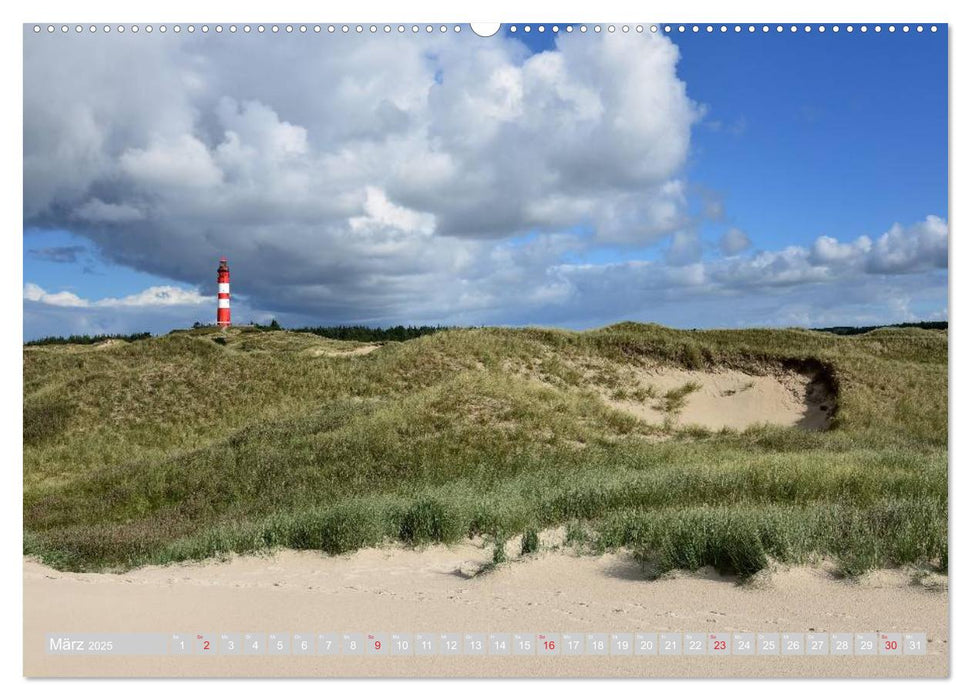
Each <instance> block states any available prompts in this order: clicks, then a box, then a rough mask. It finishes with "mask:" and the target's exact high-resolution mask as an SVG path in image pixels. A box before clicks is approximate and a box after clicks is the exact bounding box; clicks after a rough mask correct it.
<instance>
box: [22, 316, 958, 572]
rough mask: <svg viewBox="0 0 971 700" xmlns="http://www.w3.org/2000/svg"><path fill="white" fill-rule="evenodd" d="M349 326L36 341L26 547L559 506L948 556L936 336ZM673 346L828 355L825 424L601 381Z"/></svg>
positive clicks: (834, 554)
mask: <svg viewBox="0 0 971 700" xmlns="http://www.w3.org/2000/svg"><path fill="white" fill-rule="evenodd" d="M217 340H219V341H221V342H215V341H217ZM359 345H360V344H355V343H346V342H342V341H335V340H330V339H326V338H323V337H319V336H316V335H312V334H307V333H295V332H289V331H265V330H258V329H249V328H234V329H231V330H229V331H228V332H225V333H224V332H222V331H219V330H215V329H208V328H203V329H196V330H192V331H184V332H176V333H172V334H170V335H168V336H165V337H160V338H152V339H148V340H140V341H139V342H137V343H124V342H116V343H114V344H112V345H110V346H91V345H85V346H80V345H78V346H75V345H51V346H39V347H29V348H25V349H24V551H25V553H28V554H33V555H36V556H39V557H40V558H42V559H43V560H44V561H46V562H48V563H50V564H51V565H53V566H56V567H58V568H62V569H69V570H103V569H109V568H110V569H124V568H128V567H132V566H138V565H141V564H146V563H167V562H171V561H182V560H187V559H198V558H203V557H208V556H214V555H222V554H227V553H230V552H251V551H259V550H263V549H266V548H272V547H291V548H298V549H314V550H320V551H324V552H328V553H333V554H336V553H342V552H349V551H353V550H354V549H357V548H360V547H365V546H371V545H377V544H380V543H382V542H385V541H389V540H400V541H402V542H405V543H408V544H412V545H423V544H426V543H430V542H452V541H456V540H459V539H461V538H464V537H466V536H470V535H477V534H482V535H486V536H488V537H491V538H495V539H496V540H499V539H501V538H505V537H507V536H513V535H515V534H520V533H526V534H529V533H535V531H536V530H537V529H538V528H543V527H550V526H555V525H562V524H566V525H567V526H568V539H571V540H572V541H574V542H579V541H580V540H581V539H582V540H583V541H584V542H585V543H586V545H587V546H589V547H592V548H593V549H595V550H603V549H612V548H616V547H628V548H630V549H632V550H633V551H634V552H635V553H636V554H637V556H639V557H640V558H642V559H644V560H645V561H650V562H652V565H654V566H656V567H657V568H658V570H662V571H663V570H667V569H671V568H687V569H694V568H698V567H700V566H704V565H713V566H716V567H718V568H719V569H721V570H724V571H732V572H735V573H738V574H741V575H750V574H751V573H754V572H755V571H758V570H760V569H761V568H763V567H764V566H765V565H766V562H767V561H769V560H770V559H777V560H782V561H808V560H810V559H812V558H813V557H816V556H827V557H831V558H833V559H836V560H838V561H839V562H840V564H841V566H842V568H843V570H844V571H845V572H846V573H847V574H850V575H856V574H859V573H862V572H863V571H866V570H868V569H871V568H874V567H878V566H887V565H897V564H916V565H920V566H928V567H936V568H938V569H942V570H946V567H947V336H946V334H945V333H941V332H939V331H933V330H923V329H893V330H876V331H872V332H870V333H867V334H863V335H854V336H835V335H830V334H824V333H817V332H812V331H804V330H776V331H770V330H745V331H694V332H689V331H675V330H671V329H667V328H662V327H659V326H653V325H641V324H620V325H617V326H611V327H608V328H605V329H601V330H597V331H590V332H585V333H575V332H567V331H557V330H543V329H519V330H513V329H468V330H447V331H441V332H439V333H435V334H433V335H426V336H422V337H420V338H416V339H414V340H409V341H407V342H400V343H399V342H389V343H386V344H384V345H382V346H381V347H380V348H379V349H377V350H376V351H374V352H370V353H368V354H360V355H344V354H341V353H342V352H344V351H346V350H348V349H353V348H355V347H358V346H359ZM658 364H662V365H673V366H677V367H682V368H689V369H702V370H703V369H707V368H716V367H729V368H733V369H738V370H742V371H746V372H750V373H752V374H763V373H770V372H776V371H780V370H781V369H782V368H789V369H798V370H801V371H806V372H811V373H814V374H816V375H818V376H819V377H820V378H821V379H820V380H821V381H824V382H826V383H828V384H829V385H830V386H831V389H832V391H833V392H835V394H836V396H835V398H836V402H837V411H836V414H835V417H834V423H833V427H832V429H830V430H827V431H824V432H817V433H810V432H804V431H801V430H799V429H797V428H771V427H768V426H757V427H753V428H750V429H748V430H746V431H744V432H733V431H727V430H726V431H720V432H710V431H704V430H697V429H692V430H677V429H673V428H670V427H669V428H659V427H656V426H649V425H647V424H644V423H642V422H640V421H639V420H638V419H637V418H635V417H633V416H631V415H629V414H627V413H623V412H621V411H618V410H615V409H613V408H611V407H610V406H608V405H607V404H606V403H605V402H604V401H603V399H602V398H601V397H602V396H603V395H604V394H607V395H609V394H610V393H611V392H617V391H630V392H636V391H637V387H635V386H627V385H626V379H625V376H626V375H625V372H627V371H628V370H629V369H630V368H632V367H649V366H655V365H658ZM682 389H684V391H683V393H682V391H681V390H676V391H675V394H680V395H678V396H671V397H664V399H665V400H666V401H670V402H673V403H674V404H677V403H678V402H680V401H683V400H684V398H685V397H686V396H687V395H688V393H690V391H691V388H690V387H684V388H682ZM524 540H525V538H524ZM530 543H531V544H530V548H532V545H533V544H535V543H533V542H532V540H530ZM524 549H525V547H524ZM497 551H498V550H497ZM497 556H498V555H497Z"/></svg>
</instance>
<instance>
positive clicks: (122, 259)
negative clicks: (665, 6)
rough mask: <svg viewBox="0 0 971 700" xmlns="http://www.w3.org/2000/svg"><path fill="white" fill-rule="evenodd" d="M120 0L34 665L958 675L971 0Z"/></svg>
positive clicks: (55, 307) (72, 311) (538, 674)
mask: <svg viewBox="0 0 971 700" xmlns="http://www.w3.org/2000/svg"><path fill="white" fill-rule="evenodd" d="M648 10H649V8H644V7H642V8H640V9H639V10H637V12H638V13H648ZM320 11H321V12H322V13H323V12H325V11H326V8H323V6H322V7H321V8H320ZM83 13H84V12H83V8H79V9H78V11H77V13H76V14H77V15H78V16H79V17H80V16H81V15H83ZM269 13H270V14H272V8H270V11H269ZM400 14H406V12H405V11H402V12H401V13H400ZM914 14H915V15H919V14H920V12H919V8H918V11H917V12H915V13H914ZM82 19H83V18H82ZM96 19H99V17H96V16H95V17H92V20H91V21H81V22H70V23H63V22H28V23H27V24H25V25H24V26H23V30H22V32H23V37H22V38H23V301H22V304H23V336H24V341H23V349H22V355H23V556H22V567H23V582H24V595H23V659H24V661H23V673H24V675H26V676H28V677H31V678H53V677H135V678H139V677H203V678H205V677H220V678H225V677H287V678H289V677H306V678H336V677H349V678H362V677H390V678H402V677H420V678H562V677H578V678H589V677H599V678H603V677H606V678H682V677H684V678H712V677H715V678H725V677H744V678H753V677H771V678H787V679H788V678H819V677H839V678H847V677H854V678H942V677H946V676H948V675H949V673H950V666H949V658H950V656H949V639H950V636H949V627H948V309H949V301H948V237H949V216H948V34H949V28H948V25H947V24H946V23H940V22H938V23H935V22H888V21H884V22H874V23H870V22H860V23H852V24H848V23H842V22H837V23H833V22H813V23H811V24H805V23H797V24H792V23H784V24H779V23H770V22H759V23H744V24H735V23H722V22H715V21H712V22H703V23H695V22H679V21H661V20H677V19H678V18H677V17H676V16H669V17H656V18H654V20H658V21H652V20H651V19H650V18H647V19H646V20H645V19H644V18H642V20H644V21H629V22H614V23H582V22H576V23H569V22H562V23H554V22H547V23H542V22H536V23H526V24H524V23H501V24H467V23H440V22H435V23H428V22H427V21H425V22H418V23H409V22H394V23H370V22H362V23H327V22H309V21H308V22H305V23H300V22H293V23H287V22H265V23H243V22H232V21H220V22H209V23H197V22H182V23H179V22H166V23H117V22H110V23H105V22H104V21H93V20H96ZM229 19H231V18H229ZM713 19H717V18H713Z"/></svg>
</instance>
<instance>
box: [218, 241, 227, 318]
mask: <svg viewBox="0 0 971 700" xmlns="http://www.w3.org/2000/svg"><path fill="white" fill-rule="evenodd" d="M217 281H218V282H219V294H218V295H217V296H218V297H219V301H218V306H217V307H216V325H219V326H222V327H223V328H226V327H228V326H229V264H228V263H227V262H226V258H219V271H218V277H217Z"/></svg>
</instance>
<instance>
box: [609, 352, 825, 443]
mask: <svg viewBox="0 0 971 700" xmlns="http://www.w3.org/2000/svg"><path fill="white" fill-rule="evenodd" d="M633 374H634V379H635V386H637V387H638V388H640V389H645V390H647V391H649V392H650V394H651V395H652V396H650V397H645V398H634V397H630V398H625V399H617V398H615V397H613V396H611V395H610V393H609V392H606V393H605V395H604V400H605V401H606V402H607V403H608V404H610V405H611V406H613V407H614V408H618V409H620V410H622V411H626V412H628V413H631V414H633V415H635V416H637V417H638V418H640V419H641V420H643V421H645V422H647V423H649V424H651V425H664V424H665V423H670V425H672V426H674V427H684V426H701V427H703V428H707V429H709V430H721V429H722V428H731V429H733V430H744V429H745V428H747V427H749V426H752V425H759V424H763V423H768V424H770V425H782V426H798V427H800V428H803V429H806V430H822V429H824V428H826V427H827V426H828V425H829V422H830V420H831V418H832V416H833V413H834V411H835V409H836V399H835V397H833V396H831V395H830V392H829V391H828V390H827V389H826V387H825V386H824V385H823V384H822V383H821V382H819V381H817V380H814V379H813V378H812V377H809V376H807V375H805V374H800V373H798V372H781V371H780V372H776V373H774V374H766V375H754V374H748V373H745V372H739V371H737V370H718V371H707V372H702V371H692V370H681V369H676V368H672V367H662V368H657V369H637V370H633ZM685 386H691V387H692V388H693V390H692V391H690V392H689V393H687V394H686V395H685V396H684V405H683V407H681V408H680V409H678V410H674V411H671V410H665V400H664V395H665V394H666V393H667V392H671V391H678V390H679V389H681V388H682V387H685Z"/></svg>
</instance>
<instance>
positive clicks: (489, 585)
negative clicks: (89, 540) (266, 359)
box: [24, 542, 949, 677]
mask: <svg viewBox="0 0 971 700" xmlns="http://www.w3.org/2000/svg"><path fill="white" fill-rule="evenodd" d="M490 554H491V551H490V550H489V549H488V548H485V547H482V546H480V545H479V544H477V543H474V542H469V543H465V544H461V545H456V546H451V547H445V546H433V547H428V548H425V549H422V550H412V549H406V548H401V547H390V548H383V549H368V550H362V551H359V552H357V553H355V554H352V555H349V556H343V557H328V556H322V555H320V554H318V553H312V552H290V551H287V552H279V553H277V554H274V555H272V556H270V555H267V556H246V557H237V558H234V559H232V560H230V561H209V562H202V563H195V564H184V565H174V566H165V567H146V568H142V569H137V570H134V571H129V572H126V573H122V574H76V573H64V572H58V571H56V570H54V569H51V568H49V567H46V566H44V565H42V564H40V563H38V562H36V561H32V560H25V561H24V645H25V647H24V674H25V675H27V676H33V677H37V676H42V677H43V676H57V677H61V676H69V677H70V676H196V677H198V676H202V677H208V676H218V677H226V676H283V677H287V676H300V677H307V676H310V677H336V676H341V677H370V676H390V677H415V676H418V677H456V676H471V677H566V676H578V677H582V676H589V677H709V676H716V677H813V676H827V677H943V676H946V675H947V673H948V658H949V656H948V627H947V622H948V602H947V592H946V579H945V578H943V577H938V578H935V580H931V581H928V580H924V582H923V583H915V582H914V576H913V572H912V571H910V570H893V571H890V570H886V571H880V572H875V573H873V574H871V575H869V576H867V577H866V578H865V579H863V580H861V581H856V582H854V581H846V580H840V579H838V578H836V577H835V576H833V575H832V574H831V573H830V572H829V571H828V570H827V567H826V566H820V567H815V568H808V567H800V568H776V569H775V570H773V571H772V572H771V573H768V574H765V575H760V576H759V577H757V579H756V580H754V581H753V582H750V583H748V584H745V585H740V584H738V582H737V581H736V580H734V579H730V578H723V577H720V576H718V575H717V574H715V573H714V572H710V571H703V572H700V573H697V574H690V575H689V574H679V575H674V576H668V577H665V578H662V579H660V580H656V581H650V580H647V579H646V578H645V576H644V574H643V572H642V570H641V567H640V565H638V564H637V563H636V562H633V561H632V560H631V559H630V558H629V557H628V556H627V555H625V554H609V555H604V556H599V557H594V556H582V557H578V556H576V555H575V554H573V553H572V552H570V551H568V550H565V549H560V550H554V551H546V552H543V553H541V554H539V555H535V556H531V557H528V558H526V559H521V560H517V561H513V562H510V563H508V564H505V565H503V566H501V567H499V568H498V569H497V570H495V571H489V572H486V573H481V574H478V575H474V576H471V577H469V574H470V573H473V572H475V571H476V570H477V569H478V567H479V566H481V565H483V564H484V563H486V562H487V561H488V560H489V558H490ZM643 631H648V632H667V631H673V632H738V631H742V632H810V631H817V632H868V631H872V632H876V631H884V632H926V633H927V639H928V653H927V654H926V655H925V656H865V657H861V656H775V657H770V656H755V657H740V656H729V657H713V656H679V657H670V656H628V657H617V656H600V657H593V656H572V657H568V656H558V657H542V656H526V657H524V656H481V657H477V656H463V655H460V656H426V657H422V656H410V657H394V656H382V657H368V656H356V657H352V656H297V655H293V656H246V657H240V656H213V657H209V658H205V657H194V656H189V657H176V656H113V657H95V656H83V657H77V656H74V657H72V656H55V655H49V654H46V653H45V652H44V641H45V635H46V634H47V633H51V632H57V633H72V632H73V633H84V632H98V633H108V632H156V633H165V634H169V633H173V632H182V633H197V632H206V633H212V632H216V633H219V632H242V633H246V632H264V633H277V632H291V633H297V632H312V633H321V632H337V633H340V632H362V633H371V632H380V633H388V634H390V633H402V632H403V633H420V632H434V633H439V632H459V633H465V632H481V633H486V634H488V633H491V632H509V633H517V632H519V633H522V632H530V633H542V632H559V633H568V632H584V633H586V632H607V633H612V632H643Z"/></svg>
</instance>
